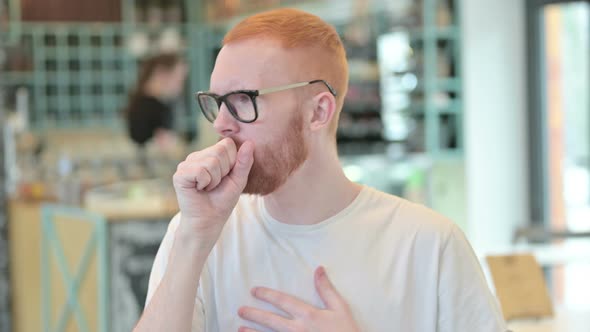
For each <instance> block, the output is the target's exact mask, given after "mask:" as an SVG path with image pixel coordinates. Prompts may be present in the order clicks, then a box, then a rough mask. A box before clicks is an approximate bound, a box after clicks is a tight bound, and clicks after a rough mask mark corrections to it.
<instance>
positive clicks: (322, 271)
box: [318, 266, 326, 278]
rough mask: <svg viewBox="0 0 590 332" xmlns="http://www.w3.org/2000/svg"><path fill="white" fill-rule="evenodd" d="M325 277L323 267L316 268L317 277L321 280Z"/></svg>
mask: <svg viewBox="0 0 590 332" xmlns="http://www.w3.org/2000/svg"><path fill="white" fill-rule="evenodd" d="M325 276H326V269H324V267H323V266H320V267H318V277H319V278H323V277H325Z"/></svg>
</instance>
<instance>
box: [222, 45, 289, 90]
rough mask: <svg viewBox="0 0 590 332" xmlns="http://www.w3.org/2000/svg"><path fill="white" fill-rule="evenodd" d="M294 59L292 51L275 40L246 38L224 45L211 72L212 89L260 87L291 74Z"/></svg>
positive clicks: (282, 79) (279, 80) (281, 79)
mask: <svg viewBox="0 0 590 332" xmlns="http://www.w3.org/2000/svg"><path fill="white" fill-rule="evenodd" d="M292 62H293V59H292V56H291V54H290V52H289V51H287V50H285V49H284V48H282V47H281V46H280V44H279V43H278V42H276V41H272V40H264V39H263V40H246V41H240V42H235V43H232V44H229V45H225V46H224V47H223V48H222V49H221V51H220V52H219V55H218V57H217V60H216V62H215V67H214V69H213V73H212V74H211V89H212V90H224V91H214V92H218V93H221V92H227V91H231V90H236V89H258V88H264V87H267V86H260V85H261V84H264V85H267V84H273V83H275V82H281V81H284V79H285V78H288V77H289V76H291V67H292V66H291V65H290V63H292Z"/></svg>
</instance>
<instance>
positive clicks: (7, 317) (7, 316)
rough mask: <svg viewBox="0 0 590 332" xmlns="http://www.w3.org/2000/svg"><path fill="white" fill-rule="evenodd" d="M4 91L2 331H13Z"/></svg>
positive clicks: (0, 120) (0, 117) (0, 144)
mask: <svg viewBox="0 0 590 332" xmlns="http://www.w3.org/2000/svg"><path fill="white" fill-rule="evenodd" d="M5 123H6V121H5V110H4V91H2V88H1V87H0V331H11V330H12V328H11V326H12V323H11V318H12V317H11V313H12V310H11V287H10V265H9V263H10V250H9V243H8V227H9V226H8V197H7V196H8V195H7V190H6V169H5V151H4V139H5V138H4V129H5V128H4V124H5Z"/></svg>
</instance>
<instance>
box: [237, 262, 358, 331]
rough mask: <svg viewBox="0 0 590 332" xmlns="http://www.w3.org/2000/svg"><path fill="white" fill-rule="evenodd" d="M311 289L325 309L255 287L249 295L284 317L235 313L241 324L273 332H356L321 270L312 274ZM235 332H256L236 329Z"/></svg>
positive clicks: (251, 310) (243, 311)
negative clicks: (270, 305) (255, 325)
mask: <svg viewBox="0 0 590 332" xmlns="http://www.w3.org/2000/svg"><path fill="white" fill-rule="evenodd" d="M314 279H315V287H316V289H317V291H318V294H319V295H320V298H321V299H322V301H323V302H324V304H325V306H326V309H319V308H316V307H314V306H312V305H309V304H307V303H305V302H303V301H301V300H300V299H297V298H296V297H294V296H291V295H288V294H285V293H281V292H279V291H276V290H272V289H269V288H264V287H257V288H254V289H253V290H252V294H253V295H254V296H255V297H256V298H257V299H260V300H262V301H265V302H268V303H270V304H272V305H274V306H275V307H277V308H279V309H281V310H282V311H284V312H285V313H286V314H287V316H281V315H277V314H275V313H271V312H268V311H264V310H260V309H256V308H252V307H242V308H240V310H239V311H238V314H239V315H240V317H242V318H243V319H245V320H249V321H251V322H254V323H257V324H260V325H262V326H266V327H268V328H270V329H272V330H274V331H277V332H303V331H305V332H310V331H313V332H333V331H338V332H359V328H358V327H357V325H356V323H355V321H354V319H353V317H352V313H351V312H350V308H349V307H348V304H347V303H346V302H345V301H344V299H343V298H342V296H340V294H339V293H338V292H337V291H336V289H335V288H334V286H333V285H332V282H331V281H330V279H328V276H327V275H326V271H325V269H324V268H323V267H319V268H317V269H316V271H315V276H314ZM239 332H258V331H257V330H255V329H252V328H248V327H240V329H239Z"/></svg>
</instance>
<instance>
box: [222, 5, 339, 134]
mask: <svg viewBox="0 0 590 332" xmlns="http://www.w3.org/2000/svg"><path fill="white" fill-rule="evenodd" d="M253 38H271V39H274V40H277V41H278V42H279V43H280V44H281V46H282V47H284V48H286V49H294V48H299V49H305V50H309V51H310V52H306V53H305V54H306V56H307V57H308V59H305V60H306V61H305V64H306V68H307V69H308V70H309V72H311V73H313V75H318V76H317V77H316V76H313V77H308V78H307V79H310V80H313V79H323V80H326V81H327V82H328V83H329V84H330V85H332V86H333V87H334V89H335V90H336V92H337V94H338V95H337V96H336V114H335V115H334V118H333V123H332V124H331V128H332V129H333V131H334V132H335V131H336V127H337V125H338V117H339V114H340V110H341V109H342V104H343V102H344V96H345V95H346V92H347V89H348V62H347V60H346V51H345V49H344V46H343V44H342V40H341V39H340V36H339V35H338V33H337V32H336V29H334V27H333V26H331V25H329V24H328V23H326V22H325V21H323V20H322V19H321V18H319V17H318V16H316V15H312V14H310V13H306V12H304V11H301V10H297V9H288V8H284V9H275V10H271V11H267V12H263V13H259V14H256V15H253V16H250V17H248V18H246V19H244V20H243V21H241V22H240V23H238V24H237V25H236V26H235V27H233V28H232V29H231V30H230V31H229V32H228V33H227V34H226V35H225V37H224V39H223V45H227V44H230V43H233V42H239V41H243V40H247V39H253Z"/></svg>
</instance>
